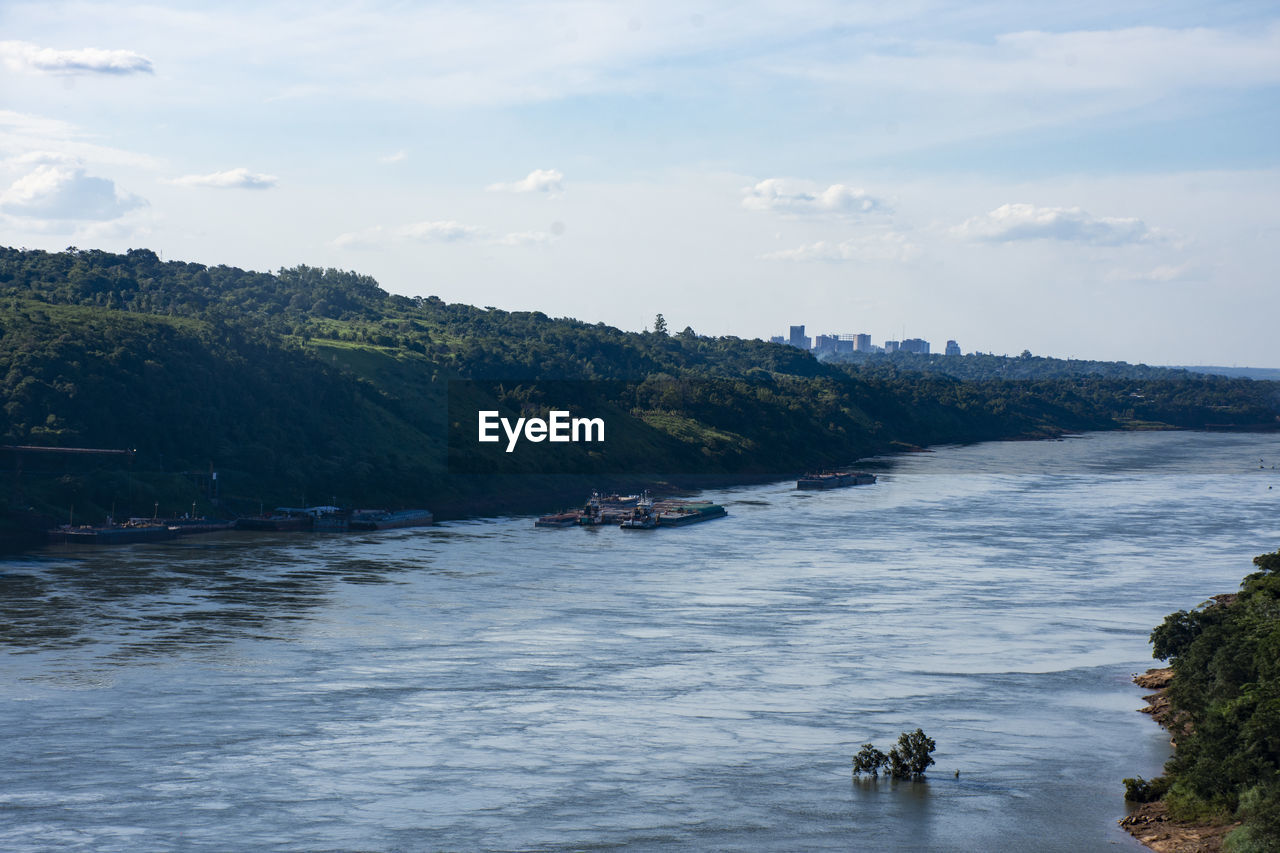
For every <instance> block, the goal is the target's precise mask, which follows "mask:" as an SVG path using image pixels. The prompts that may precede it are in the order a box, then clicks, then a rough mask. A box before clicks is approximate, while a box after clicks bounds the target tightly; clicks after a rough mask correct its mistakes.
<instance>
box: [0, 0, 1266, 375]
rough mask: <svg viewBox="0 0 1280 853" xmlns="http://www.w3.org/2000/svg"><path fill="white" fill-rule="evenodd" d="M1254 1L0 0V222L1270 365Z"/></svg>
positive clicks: (56, 245) (593, 292) (907, 330)
mask: <svg viewBox="0 0 1280 853" xmlns="http://www.w3.org/2000/svg"><path fill="white" fill-rule="evenodd" d="M1278 107H1280V6H1277V5H1276V4H1275V3H1252V2H1215V3H1186V2H1177V0H1165V2H1142V0H1136V1H1135V2H1128V3H1124V4H1115V3H1113V2H1107V3H1098V2H1092V0H1083V2H1079V3H1073V4H1062V3H1028V2H1011V3H983V2H940V3H935V2H912V0H904V2H899V3H894V4H886V3H880V2H874V3H856V2H855V3H832V2H823V0H795V2H788V3H756V2H728V3H717V4H702V3H699V2H697V0H694V2H688V0H685V2H671V3H668V2H646V3H625V2H620V3H602V2H536V3H531V2H518V0H516V2H503V3H489V2H484V0H477V2H465V3H463V2H458V3H425V2H424V3H415V2H382V0H364V1H363V2H324V0H319V2H305V3H291V2H273V3H260V2H246V3H241V2H235V1H234V0H232V2H219V3H216V4H208V3H183V2H164V0H161V2H153V3H147V4H131V3H120V2H115V3H103V2H84V0H82V1H81V2H61V0H39V2H21V0H17V2H15V0H4V2H0V244H3V245H10V246H25V247H29V248H41V249H47V250H58V249H62V248H65V247H67V246H73V245H74V246H78V247H80V248H98V249H105V250H110V251H123V250H125V249H129V248H141V247H145V248H151V249H154V250H155V251H157V252H159V253H160V254H161V255H162V257H164V258H165V259H167V260H168V259H174V260H186V261H195V262H199V263H204V264H208V265H210V266H214V265H218V264H226V265H229V266H239V267H245V268H249V269H257V270H276V269H279V268H281V267H292V266H295V265H298V264H307V265H310V266H322V267H338V268H341V269H351V270H356V271H358V272H361V273H366V274H369V275H372V276H374V277H375V278H377V280H378V281H379V282H380V283H381V284H382V286H383V287H385V288H386V289H387V290H390V291H392V292H395V293H402V294H407V295H422V296H428V295H437V296H439V297H441V298H442V299H445V300H447V301H451V302H466V303H470V304H474V305H481V306H496V307H499V308H504V309H510V310H538V311H543V312H545V313H547V314H550V315H552V316H570V317H576V318H578V319H580V320H584V321H587V322H592V323H595V322H603V323H607V324H610V325H613V326H618V327H620V328H623V329H630V330H639V329H642V328H645V327H649V326H651V325H652V323H653V320H654V316H655V315H656V314H657V313H662V314H663V315H665V317H666V319H667V323H668V325H669V326H670V327H671V328H672V330H679V329H683V328H685V327H686V326H689V327H692V328H693V329H694V330H695V331H696V332H698V333H699V334H707V335H737V336H740V337H763V338H768V337H769V336H771V335H776V334H785V333H786V331H787V327H788V326H789V325H790V324H793V323H794V324H801V323H803V324H805V325H806V327H807V331H808V333H809V334H811V335H813V334H825V333H866V334H870V335H871V336H872V339H873V341H874V342H875V343H882V342H883V341H884V340H886V339H899V338H902V337H923V338H925V339H927V340H929V341H931V342H932V343H933V346H934V348H935V350H941V349H942V345H943V344H944V343H945V341H946V340H947V339H955V340H957V341H958V342H959V344H960V346H961V348H962V349H963V350H964V351H965V352H971V351H982V352H995V353H1010V354H1016V353H1019V352H1021V351H1022V350H1024V349H1029V350H1031V351H1032V352H1033V353H1035V354H1037V355H1053V356H1059V357H1075V358H1097V359H1118V360H1125V361H1130V362H1145V363H1148V364H1225V365H1230V364H1238V365H1251V366H1257V367H1280V350H1278V348H1277V347H1276V346H1275V344H1274V342H1275V340H1276V335H1275V327H1276V324H1277V321H1278V320H1280V287H1276V286H1275V285H1276V270H1277V269H1280V110H1278Z"/></svg>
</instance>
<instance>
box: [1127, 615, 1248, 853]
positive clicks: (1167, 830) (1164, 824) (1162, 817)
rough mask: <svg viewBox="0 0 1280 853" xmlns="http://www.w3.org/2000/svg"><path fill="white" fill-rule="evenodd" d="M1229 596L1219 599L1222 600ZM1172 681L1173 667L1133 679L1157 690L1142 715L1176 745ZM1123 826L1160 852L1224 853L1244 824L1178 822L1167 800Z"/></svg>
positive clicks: (1179, 726)
mask: <svg viewBox="0 0 1280 853" xmlns="http://www.w3.org/2000/svg"><path fill="white" fill-rule="evenodd" d="M1227 597H1228V596H1215V598H1217V599H1218V600H1219V601H1221V600H1222V599H1224V598H1227ZM1230 597H1231V598H1234V595H1232V596H1230ZM1172 681H1173V667H1164V668H1162V669H1149V670H1147V671H1146V672H1144V673H1141V674H1140V675H1135V676H1134V677H1133V683H1134V684H1136V685H1138V686H1139V687H1142V688H1145V689H1147V690H1154V691H1155V692H1154V693H1150V694H1148V695H1146V696H1144V697H1142V698H1143V699H1144V700H1145V701H1146V702H1147V705H1146V707H1143V708H1140V709H1139V712H1140V713H1143V714H1149V715H1150V716H1151V719H1153V720H1155V721H1156V722H1157V723H1159V724H1160V726H1161V727H1162V728H1163V729H1165V730H1166V731H1168V732H1169V742H1170V743H1171V744H1175V745H1176V743H1177V738H1178V736H1179V735H1180V734H1182V733H1183V732H1184V729H1183V727H1184V726H1185V725H1186V724H1185V722H1182V721H1179V719H1178V717H1177V715H1176V714H1175V713H1174V711H1173V708H1172V706H1171V705H1170V703H1169V698H1168V696H1166V695H1165V694H1166V692H1167V691H1168V689H1169V684H1170V682H1172ZM1120 826H1121V827H1123V828H1124V830H1125V832H1127V833H1129V834H1130V835H1132V836H1133V837H1134V838H1136V839H1137V840H1138V841H1139V842H1140V843H1142V844H1143V845H1144V846H1146V847H1148V848H1150V849H1151V850H1154V851H1156V853H1221V850H1222V842H1223V839H1225V838H1226V837H1227V835H1228V834H1230V833H1231V831H1232V830H1234V829H1236V828H1237V827H1239V826H1240V822H1239V821H1232V822H1230V823H1216V824H1205V823H1196V822H1194V821H1185V820H1177V819H1176V818H1173V817H1170V816H1169V807H1168V806H1167V805H1166V804H1165V803H1164V801H1163V800H1156V801H1155V802H1152V803H1142V804H1141V805H1137V806H1136V807H1135V808H1134V810H1133V811H1131V812H1130V813H1129V814H1128V815H1126V816H1125V817H1124V818H1122V819H1121V820H1120Z"/></svg>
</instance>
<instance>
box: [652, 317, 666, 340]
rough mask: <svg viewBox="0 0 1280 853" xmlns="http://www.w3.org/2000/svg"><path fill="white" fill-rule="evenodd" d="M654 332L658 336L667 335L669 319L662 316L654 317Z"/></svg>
mask: <svg viewBox="0 0 1280 853" xmlns="http://www.w3.org/2000/svg"><path fill="white" fill-rule="evenodd" d="M653 331H654V332H655V333H656V334H659V335H665V334H666V333H667V318H666V317H663V316H662V315H661V314H659V315H658V316H657V317H654V318H653Z"/></svg>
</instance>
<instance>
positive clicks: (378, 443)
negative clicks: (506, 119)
mask: <svg viewBox="0 0 1280 853" xmlns="http://www.w3.org/2000/svg"><path fill="white" fill-rule="evenodd" d="M657 307H661V306H657ZM0 376H2V377H3V379H2V380H0V381H3V385H4V389H3V393H4V410H3V413H0V433H2V434H3V442H4V443H6V444H15V445H16V444H39V445H46V446H84V447H115V448H136V449H137V451H138V453H137V456H136V458H135V459H134V460H133V462H132V463H131V464H130V465H128V466H126V465H123V464H121V463H119V462H116V461H110V460H104V461H101V462H91V461H85V460H79V461H76V462H74V463H73V462H71V461H69V460H58V459H56V458H51V459H48V460H41V461H40V464H39V465H38V466H36V467H35V468H33V467H32V463H31V460H26V462H27V467H26V471H25V473H24V475H23V477H22V478H19V477H18V476H16V470H15V469H16V462H17V460H15V459H12V458H9V457H5V458H0V465H5V466H9V467H10V470H13V471H15V475H14V477H13V482H12V484H11V485H10V489H9V492H10V496H11V498H12V499H14V500H18V499H20V502H21V503H22V505H24V506H25V505H27V504H30V505H33V506H35V507H36V508H37V509H41V510H44V511H46V512H50V513H55V514H65V513H66V511H67V509H68V508H69V507H70V506H71V505H73V504H74V505H75V506H76V507H78V508H79V510H78V511H79V512H80V513H81V514H82V517H85V518H88V517H91V516H92V515H93V514H94V513H100V514H104V515H105V514H106V512H108V511H109V510H110V509H111V507H112V505H113V504H115V505H116V514H117V515H118V516H119V515H123V514H125V512H133V511H140V510H146V511H148V513H149V512H150V511H152V509H153V507H154V505H155V504H156V503H161V504H163V507H164V508H165V509H178V508H183V507H185V508H187V509H189V508H190V504H191V503H192V501H196V502H197V503H198V509H204V508H206V507H207V506H208V501H207V499H208V498H209V497H210V496H211V495H212V494H214V491H213V486H212V484H211V481H210V480H209V477H208V475H209V472H210V471H212V470H216V471H217V472H218V473H219V479H218V481H217V486H216V489H217V491H216V494H217V495H218V496H220V497H221V499H222V502H223V505H224V506H228V505H229V506H231V507H232V508H235V509H238V510H242V511H244V510H248V509H253V510H256V509H257V506H258V504H259V502H262V503H263V504H265V505H267V506H272V505H274V504H277V503H287V504H297V503H308V502H310V503H318V502H329V501H330V500H334V499H336V500H337V501H338V502H339V503H344V504H358V505H365V506H377V505H400V506H404V505H423V504H425V505H427V506H430V507H432V508H433V509H438V510H440V512H441V514H442V515H445V516H447V515H449V514H451V513H457V512H476V511H496V510H499V509H511V508H516V507H522V508H531V507H533V505H534V503H535V502H536V501H539V500H542V501H546V500H548V497H547V496H548V495H550V494H556V495H560V494H564V495H568V494H577V493H579V492H581V491H582V490H583V489H584V488H585V487H587V486H588V485H589V484H591V483H599V484H601V485H606V482H605V479H607V478H604V479H602V477H600V476H595V475H593V471H596V472H601V473H605V474H607V473H608V472H609V471H611V470H613V471H616V470H619V469H618V467H617V463H618V462H619V460H618V459H613V460H606V461H608V463H609V464H605V462H604V461H601V460H599V459H596V458H595V457H591V456H582V457H580V458H577V459H576V461H575V463H574V465H573V466H572V467H571V468H565V467H563V466H562V465H561V461H562V460H558V459H556V458H553V455H550V454H549V455H547V456H545V457H542V458H541V460H542V461H539V459H540V457H538V456H534V455H531V456H529V457H528V458H527V460H526V461H525V462H523V463H522V466H521V467H519V469H518V470H519V475H518V476H506V475H504V476H502V477H498V476H497V475H493V476H492V477H486V476H480V475H475V474H467V475H460V474H457V473H454V474H451V473H450V465H451V464H452V465H453V466H454V470H455V471H457V470H467V471H475V470H487V469H486V468H485V467H484V465H483V464H471V463H473V462H476V461H477V460H471V459H468V458H466V454H468V453H471V452H473V450H478V449H477V448H471V447H469V446H460V447H459V446H455V447H454V448H453V449H452V450H453V452H452V453H450V448H449V446H448V437H449V434H450V427H451V424H450V422H449V409H448V393H447V391H448V386H449V383H450V381H451V380H471V381H472V384H471V385H470V386H469V387H472V388H473V389H474V388H481V389H488V390H484V391H476V392H475V393H477V394H480V395H481V396H478V397H476V398H475V400H474V402H475V404H476V405H480V404H484V405H494V406H495V407H497V408H501V409H505V410H507V411H510V412H513V413H520V412H526V413H527V412H537V411H545V409H546V407H547V406H548V405H557V403H558V401H557V400H554V399H550V397H549V396H548V392H547V390H546V389H547V386H546V384H545V383H547V382H548V381H550V380H570V381H573V382H574V383H576V384H577V385H578V386H579V387H584V383H588V384H589V382H590V381H593V380H610V382H611V383H612V384H609V383H603V382H602V383H600V385H599V388H597V389H596V391H595V392H594V394H587V395H586V396H587V398H589V399H590V402H591V404H592V405H596V404H598V405H603V406H608V407H609V408H610V410H611V411H612V412H614V413H615V415H616V417H615V419H614V420H612V421H611V423H610V429H611V430H612V432H611V436H617V437H619V438H623V437H625V438H626V439H627V442H626V444H625V447H626V448H627V450H626V453H627V454H629V455H630V456H629V458H627V459H625V460H621V461H622V462H625V463H626V464H625V465H624V466H623V467H625V469H626V470H628V471H632V472H634V471H638V470H647V471H651V472H652V473H653V474H654V475H655V476H658V475H666V476H667V477H668V478H669V479H671V480H673V481H676V482H679V481H680V480H681V477H682V475H689V474H692V473H695V472H696V473H698V474H699V475H700V476H703V477H707V476H711V477H718V478H720V479H721V480H722V481H727V480H731V479H735V478H739V479H740V478H743V477H763V476H768V475H770V474H773V475H781V476H786V475H790V474H794V473H796V472H799V471H802V470H804V469H807V468H816V467H821V466H828V465H836V464H843V463H848V462H851V461H853V460H855V459H857V458H859V457H861V456H864V455H867V454H871V453H874V452H879V451H884V450H889V449H892V448H894V447H902V446H905V445H926V444H934V443H941V442H968V441H978V440H984V439H997V438H1012V437H1021V436H1042V435H1050V434H1054V433H1057V432H1061V431H1064V430H1093V429H1114V428H1121V427H1144V426H1178V427H1203V426H1210V425H1224V426H1237V427H1239V426H1244V427H1251V428H1257V427H1271V426H1274V425H1275V424H1276V413H1277V393H1276V386H1275V385H1273V384H1272V383H1260V382H1251V381H1249V380H1242V379H1225V378H1219V377H1196V376H1192V375H1188V374H1182V373H1177V372H1173V375H1169V376H1166V375H1163V374H1161V375H1152V376H1150V377H1147V378H1146V379H1143V380H1142V381H1140V382H1138V381H1135V378H1134V377H1131V376H1125V377H1123V378H1118V377H1109V376H1106V375H1099V374H1090V375H1073V376H1068V377H1062V378H1043V377H1041V378H1018V379H991V378H984V379H982V380H981V381H962V380H960V379H957V378H955V377H952V376H947V375H943V374H940V373H936V372H935V373H926V372H922V371H919V370H915V369H912V366H911V365H910V364H908V363H905V362H904V363H901V364H900V363H897V362H893V363H889V364H886V365H882V366H874V367H869V366H867V365H837V364H830V363H823V362H819V361H818V360H816V359H814V358H813V357H812V356H811V355H810V354H808V353H806V352H801V351H800V350H797V349H794V348H792V347H789V346H784V345H778V344H771V343H765V342H763V341H758V340H743V339H739V338H735V337H718V338H712V337H704V336H700V335H697V334H696V333H694V332H693V330H691V329H686V330H685V331H684V332H682V333H679V334H675V335H667V334H665V333H663V332H641V333H635V332H624V331H620V330H618V329H615V328H611V327H609V326H606V325H604V324H601V323H596V324H592V323H585V322H581V321H578V320H574V319H569V318H552V317H548V316H546V315H545V314H542V313H540V312H536V311H535V312H508V311H500V310H493V309H483V308H477V307H473V306H469V305H461V304H446V303H445V302H443V301H441V300H440V299H437V298H435V297H428V298H420V297H414V298H410V297H405V296H398V295H393V294H390V293H387V292H385V291H383V290H382V289H380V288H379V287H378V285H377V283H376V282H375V281H374V280H373V279H371V278H369V277H368V276H364V275H359V274H357V273H354V272H345V271H341V270H334V269H317V268H314V267H307V266H299V267H294V268H292V269H281V270H279V271H278V272H276V273H261V272H251V271H246V270H241V269H237V268H234V267H226V266H213V267H209V266H204V265H202V264H194V263H183V262H178V261H169V262H162V261H160V259H159V258H158V257H157V256H156V255H155V253H153V252H151V251H148V250H145V249H135V250H131V251H129V252H127V253H125V254H113V253H109V252H101V251H83V250H75V249H69V250H67V251H64V252H54V253H50V252H43V251H29V250H20V249H6V248H0ZM539 383H542V384H541V385H539ZM604 389H612V390H607V391H606V390H604ZM485 395H487V396H485ZM601 395H604V396H603V397H602V396H601ZM455 432H456V430H455ZM464 432H465V430H464ZM459 454H462V456H461V457H459ZM593 464H598V466H599V467H597V468H594V469H593V468H592V465H593ZM566 471H573V472H574V473H573V474H572V476H569V475H565V472H566ZM495 478H496V479H495ZM685 479H689V478H687V477H686V478H685ZM612 483H613V484H615V485H618V486H619V487H628V486H630V485H636V486H640V485H643V484H644V482H643V481H642V480H640V479H639V478H636V477H631V478H630V480H627V479H626V478H622V480H621V481H619V480H618V479H617V478H615V479H614V480H613V481H612ZM558 499H559V498H557V500H558ZM11 502H12V501H11Z"/></svg>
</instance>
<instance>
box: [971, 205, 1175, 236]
mask: <svg viewBox="0 0 1280 853" xmlns="http://www.w3.org/2000/svg"><path fill="white" fill-rule="evenodd" d="M954 231H955V233H957V234H959V235H960V236H962V237H967V238H969V239H972V240H982V241H986V242H992V243H1010V242H1014V241H1018V240H1062V241H1067V242H1073V243H1091V244H1094V245H1098V246H1122V245H1126V244H1129V243H1144V242H1151V241H1153V240H1155V239H1157V237H1158V236H1159V235H1158V233H1157V232H1156V230H1155V229H1152V228H1149V227H1147V225H1146V223H1144V222H1143V221H1142V220H1141V219H1133V218H1116V217H1101V216H1094V215H1093V214H1091V213H1088V212H1087V211H1085V210H1082V209H1081V208H1079V207H1036V206H1035V205H1032V204H1004V205H1001V206H1000V207H997V208H996V209H995V210H993V211H991V212H990V213H988V214H986V215H984V216H975V217H974V218H972V219H969V220H967V221H966V222H965V223H964V224H962V225H959V226H957V227H956V228H955V229H954Z"/></svg>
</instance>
